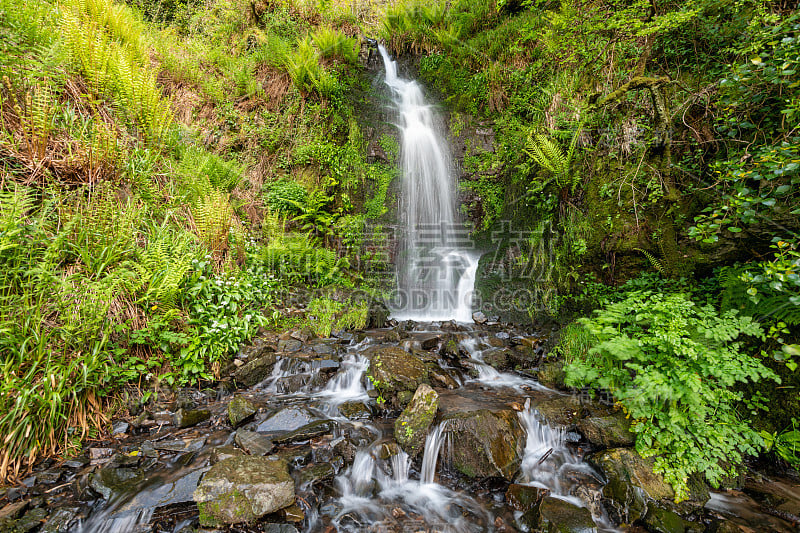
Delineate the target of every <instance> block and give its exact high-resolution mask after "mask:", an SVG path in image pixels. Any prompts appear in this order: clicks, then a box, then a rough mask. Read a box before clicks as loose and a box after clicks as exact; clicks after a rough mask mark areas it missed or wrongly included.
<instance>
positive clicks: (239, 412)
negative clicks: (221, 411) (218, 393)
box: [228, 396, 256, 427]
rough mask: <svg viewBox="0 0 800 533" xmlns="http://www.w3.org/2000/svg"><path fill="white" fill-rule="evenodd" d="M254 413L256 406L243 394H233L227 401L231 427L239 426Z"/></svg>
mask: <svg viewBox="0 0 800 533" xmlns="http://www.w3.org/2000/svg"><path fill="white" fill-rule="evenodd" d="M255 414H256V407H255V406H254V405H253V404H252V402H250V400H248V399H247V398H245V397H244V396H235V397H234V398H233V400H231V401H230V403H228V420H230V422H231V425H232V426H233V427H239V426H241V425H242V424H244V423H245V422H247V421H248V420H249V419H250V418H251V417H252V416H253V415H255Z"/></svg>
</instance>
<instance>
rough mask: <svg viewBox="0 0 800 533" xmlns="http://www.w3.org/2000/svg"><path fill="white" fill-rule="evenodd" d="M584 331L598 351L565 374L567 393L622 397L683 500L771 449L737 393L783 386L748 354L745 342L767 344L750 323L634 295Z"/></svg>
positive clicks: (676, 299)
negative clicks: (764, 384)
mask: <svg viewBox="0 0 800 533" xmlns="http://www.w3.org/2000/svg"><path fill="white" fill-rule="evenodd" d="M579 322H580V324H581V325H582V326H583V327H584V328H586V330H587V331H588V332H589V334H590V335H591V336H592V347H591V348H590V349H589V350H588V352H587V353H586V354H585V355H582V356H579V357H577V358H576V359H574V360H573V361H571V362H570V363H569V364H568V365H567V366H566V371H567V383H568V384H570V385H579V386H584V385H586V386H589V387H592V388H593V389H605V390H608V391H609V392H611V393H612V394H613V395H614V397H615V398H616V400H617V402H618V403H619V404H620V405H621V406H622V407H623V408H624V409H625V411H626V412H627V413H628V414H629V416H630V417H631V418H632V419H633V425H632V429H633V431H634V432H635V433H636V435H637V437H636V449H637V450H638V451H639V452H640V453H642V454H643V455H644V456H655V468H656V471H657V472H660V473H662V474H664V477H665V479H666V480H667V481H668V482H669V483H671V484H672V486H673V487H674V489H675V494H676V500H682V499H685V498H686V497H687V496H688V485H689V478H690V477H692V476H694V475H697V474H701V475H705V477H706V479H707V480H708V481H709V483H711V484H712V485H713V486H718V485H719V482H720V481H721V480H722V478H723V477H724V476H726V475H729V474H731V473H732V472H733V470H734V468H735V466H736V465H738V464H740V463H741V461H742V459H743V458H744V456H745V455H749V454H754V453H756V452H757V451H758V450H759V449H762V448H763V446H764V442H763V440H762V438H761V437H760V436H759V434H758V433H757V432H756V431H755V430H754V429H752V427H751V426H750V424H749V423H748V422H747V420H746V419H744V418H742V417H741V416H740V414H739V412H738V409H739V408H740V407H741V406H742V405H744V404H746V403H748V402H745V398H744V397H743V394H742V393H741V392H739V391H738V390H737V389H736V388H735V385H736V384H737V383H753V382H758V381H761V380H763V379H776V380H777V379H778V378H777V376H776V375H775V373H774V372H772V371H771V370H769V369H768V368H766V367H765V366H764V365H763V364H762V363H761V362H760V361H759V360H758V358H756V357H754V356H752V355H749V354H747V353H744V352H743V341H744V340H745V337H748V336H749V337H755V338H758V339H762V338H763V335H764V332H763V330H762V328H761V326H760V325H759V324H758V323H757V322H755V321H754V320H753V319H752V318H751V317H748V316H739V315H738V313H737V312H736V311H735V310H731V311H727V312H725V313H723V314H721V315H720V314H718V313H717V312H716V311H715V310H714V309H713V308H712V307H710V306H698V305H695V304H694V303H693V302H692V301H691V300H690V299H689V298H688V297H687V296H686V295H685V294H683V293H671V294H670V293H666V294H664V293H654V292H651V291H634V292H631V293H629V294H627V295H626V297H625V298H624V299H623V300H621V301H619V302H616V303H611V304H608V305H606V306H605V307H604V308H602V309H600V310H598V311H596V312H595V315H594V316H593V317H592V318H584V319H580V320H579ZM743 402H744V403H743ZM756 403H757V402H756V401H755V399H754V398H751V399H750V402H749V404H750V405H751V407H756ZM752 412H753V413H755V412H756V411H755V410H753V411H752Z"/></svg>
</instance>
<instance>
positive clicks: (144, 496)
mask: <svg viewBox="0 0 800 533" xmlns="http://www.w3.org/2000/svg"><path fill="white" fill-rule="evenodd" d="M208 470H209V468H208V467H206V468H200V469H197V470H192V471H189V472H188V473H186V474H184V475H182V476H181V477H179V478H178V479H176V480H174V481H170V482H166V483H164V484H162V485H158V486H150V487H148V490H142V491H138V492H136V493H135V494H134V495H133V496H132V497H131V498H130V499H129V500H128V501H126V502H125V503H124V504H123V505H121V506H120V507H119V509H118V511H117V512H119V513H129V512H133V511H138V510H143V509H154V508H156V507H165V506H167V505H175V504H178V503H187V502H191V501H193V494H194V491H195V490H196V489H197V485H198V483H199V482H200V478H201V477H202V476H203V474H205V473H206V472H207V471H208Z"/></svg>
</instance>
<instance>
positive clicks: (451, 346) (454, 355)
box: [439, 338, 461, 361]
mask: <svg viewBox="0 0 800 533" xmlns="http://www.w3.org/2000/svg"><path fill="white" fill-rule="evenodd" d="M439 355H441V356H442V357H443V358H445V359H450V360H451V361H458V360H459V359H460V358H461V347H460V346H459V345H458V341H457V340H455V339H453V338H451V339H448V340H447V341H445V343H444V344H442V349H441V350H439Z"/></svg>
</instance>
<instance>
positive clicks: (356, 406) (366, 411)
mask: <svg viewBox="0 0 800 533" xmlns="http://www.w3.org/2000/svg"><path fill="white" fill-rule="evenodd" d="M339 413H340V414H341V415H342V416H343V417H345V418H348V419H350V420H363V419H366V418H369V417H370V416H371V415H372V411H371V410H370V408H369V406H368V405H367V404H365V403H364V402H344V403H343V404H341V405H339Z"/></svg>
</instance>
